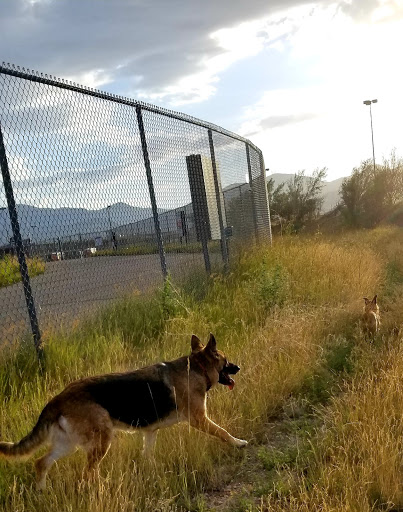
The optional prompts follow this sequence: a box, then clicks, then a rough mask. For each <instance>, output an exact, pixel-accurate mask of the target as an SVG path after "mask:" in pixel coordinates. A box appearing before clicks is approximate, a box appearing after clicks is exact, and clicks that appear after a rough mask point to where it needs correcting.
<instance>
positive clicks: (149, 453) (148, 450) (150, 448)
mask: <svg viewBox="0 0 403 512" xmlns="http://www.w3.org/2000/svg"><path fill="white" fill-rule="evenodd" d="M157 434H158V430H151V431H146V430H144V431H143V455H144V456H146V457H148V458H152V457H153V456H154V449H155V442H156V440H157Z"/></svg>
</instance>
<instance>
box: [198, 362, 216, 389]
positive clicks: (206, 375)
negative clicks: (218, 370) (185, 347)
mask: <svg viewBox="0 0 403 512" xmlns="http://www.w3.org/2000/svg"><path fill="white" fill-rule="evenodd" d="M195 362H196V363H197V364H198V365H199V367H200V368H201V370H202V371H203V374H204V376H205V377H206V384H207V389H206V392H207V391H208V390H209V389H210V388H211V386H212V384H211V379H210V377H209V375H208V373H207V370H206V368H205V367H204V365H203V364H202V363H201V362H200V361H198V360H197V359H196V361H195Z"/></svg>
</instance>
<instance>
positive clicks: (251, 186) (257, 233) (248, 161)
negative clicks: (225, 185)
mask: <svg viewBox="0 0 403 512" xmlns="http://www.w3.org/2000/svg"><path fill="white" fill-rule="evenodd" d="M245 148H246V161H247V164H248V177H249V187H250V193H251V194H252V212H253V224H254V226H255V240H256V242H257V241H258V239H259V231H258V227H257V212H256V197H255V193H254V191H253V178H252V166H251V164H250V152H249V145H248V143H247V142H245Z"/></svg>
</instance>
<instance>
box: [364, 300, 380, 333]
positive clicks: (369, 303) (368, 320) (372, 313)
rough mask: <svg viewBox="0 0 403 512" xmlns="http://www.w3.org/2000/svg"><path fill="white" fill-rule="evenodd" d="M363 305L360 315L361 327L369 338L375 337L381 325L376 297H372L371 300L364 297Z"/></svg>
mask: <svg viewBox="0 0 403 512" xmlns="http://www.w3.org/2000/svg"><path fill="white" fill-rule="evenodd" d="M364 301H365V305H364V312H363V315H362V325H363V329H364V332H365V333H366V334H369V335H370V336H375V334H376V333H377V332H378V331H379V327H380V325H381V321H380V320H381V317H380V313H379V306H378V297H377V295H375V296H374V298H373V299H372V300H369V299H367V298H366V297H364Z"/></svg>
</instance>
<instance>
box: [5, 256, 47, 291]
mask: <svg viewBox="0 0 403 512" xmlns="http://www.w3.org/2000/svg"><path fill="white" fill-rule="evenodd" d="M27 265H28V272H29V275H30V277H34V276H37V275H39V274H43V273H44V272H45V263H44V261H42V260H41V259H40V258H32V259H28V260H27ZM19 281H21V274H20V266H19V264H18V260H17V258H16V257H15V256H7V255H6V256H5V257H4V258H2V259H0V288H2V287H3V286H9V285H10V284H14V283H18V282H19Z"/></svg>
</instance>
